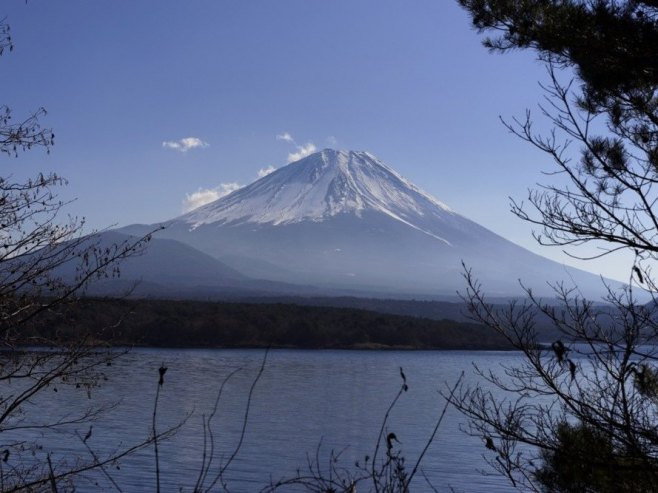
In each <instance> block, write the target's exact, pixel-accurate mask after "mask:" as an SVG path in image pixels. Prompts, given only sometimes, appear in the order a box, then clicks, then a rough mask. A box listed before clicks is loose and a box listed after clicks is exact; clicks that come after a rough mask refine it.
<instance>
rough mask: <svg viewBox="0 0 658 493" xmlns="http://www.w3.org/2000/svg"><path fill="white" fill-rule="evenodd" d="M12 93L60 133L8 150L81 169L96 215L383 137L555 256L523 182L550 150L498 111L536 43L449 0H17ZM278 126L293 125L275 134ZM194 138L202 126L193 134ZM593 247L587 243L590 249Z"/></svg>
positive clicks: (157, 206) (410, 172) (465, 202)
mask: <svg viewBox="0 0 658 493" xmlns="http://www.w3.org/2000/svg"><path fill="white" fill-rule="evenodd" d="M3 16H6V19H7V22H8V23H9V24H10V25H11V28H12V34H13V39H14V43H15V50H14V52H13V53H11V54H5V55H3V56H2V58H0V70H1V73H2V100H0V103H2V104H7V105H9V106H10V107H11V108H12V109H13V110H14V113H15V115H16V117H19V116H21V115H26V114H27V113H29V112H30V111H33V110H36V109H37V108H39V107H41V106H43V107H45V108H46V109H47V110H48V112H49V113H48V116H47V117H46V119H44V123H45V124H47V125H48V126H52V127H53V129H54V130H55V134H56V136H57V137H56V145H55V147H54V148H53V150H52V153H51V154H50V155H46V154H45V153H43V152H41V151H39V150H37V151H32V152H30V153H27V154H22V155H20V156H19V158H18V159H9V158H2V159H3V161H4V163H3V166H4V167H5V169H7V170H8V171H7V172H9V173H13V174H14V176H17V177H21V176H28V175H31V174H33V173H35V172H37V171H56V172H57V173H59V174H61V175H63V176H64V177H66V178H68V180H69V185H68V187H67V188H66V189H64V190H62V196H63V197H64V198H65V199H73V198H75V199H76V200H75V202H74V203H73V204H71V206H70V207H69V212H71V213H72V214H75V215H78V216H85V217H86V219H87V224H88V225H89V226H90V227H91V228H103V227H106V226H109V225H114V224H117V225H126V224H130V223H135V222H139V223H154V222H158V221H161V220H166V219H169V218H171V217H174V216H176V215H179V214H181V213H182V212H183V210H184V207H185V206H186V200H187V206H189V203H190V200H192V201H194V200H196V199H198V198H200V197H212V196H217V195H218V194H220V193H221V192H222V191H224V190H230V189H231V188H232V187H234V186H235V184H238V185H245V184H247V183H249V182H251V181H253V180H255V179H256V178H257V177H258V174H259V171H261V170H266V169H271V167H275V168H276V167H280V166H283V165H285V164H286V163H287V161H288V159H289V156H291V155H293V154H295V153H299V152H304V151H308V150H310V149H313V148H317V149H322V148H324V147H337V148H341V149H354V150H367V151H370V152H372V153H373V154H375V155H376V156H378V157H379V158H380V159H382V160H383V161H384V162H386V163H387V164H389V165H391V166H392V167H393V168H395V169H396V170H397V171H399V172H400V173H401V174H402V175H404V176H405V177H406V178H408V179H410V180H411V181H412V182H414V183H415V184H416V185H418V186H420V187H421V188H423V189H425V190H426V191H428V192H429V193H431V194H433V195H434V196H436V197H437V198H438V199H440V200H441V201H443V202H445V203H447V204H448V205H450V206H451V207H452V208H453V209H455V210H456V211H458V212H460V213H461V214H463V215H465V216H467V217H469V218H470V219H473V220H475V221H477V222H479V223H480V224H482V225H484V226H486V227H488V228H490V229H492V230H493V231H495V232H497V233H499V234H501V235H502V236H504V237H506V238H508V239H510V240H512V241H515V242H516V243H518V244H521V245H523V246H525V247H527V248H530V249H532V250H533V251H535V252H538V253H540V254H542V255H545V256H549V257H551V258H553V259H557V260H560V261H565V262H567V263H569V264H572V265H577V266H581V267H583V268H586V269H588V270H593V271H595V272H601V273H604V274H606V275H609V276H614V277H617V278H621V279H626V278H627V275H628V269H629V265H628V264H627V262H625V261H623V259H621V260H619V261H616V262H615V261H613V260H612V259H610V260H607V261H605V262H594V263H586V264H582V263H576V262H574V261H572V260H569V259H568V258H567V257H565V256H564V255H563V254H562V252H561V251H560V250H559V249H557V248H540V247H538V246H537V245H536V244H535V242H534V240H533V239H532V238H531V236H530V232H531V229H532V228H531V227H530V226H529V225H527V224H524V223H522V222H521V221H520V220H518V219H516V218H515V217H514V216H512V215H511V214H510V213H509V200H508V197H509V196H513V197H515V198H518V199H523V198H525V196H526V195H527V189H528V187H532V186H534V184H536V183H537V182H546V180H547V178H546V177H545V176H543V175H542V171H550V170H551V169H552V167H551V163H550V160H549V159H548V158H547V157H545V156H543V155H542V154H541V153H539V152H537V151H535V150H534V149H532V148H531V147H530V146H528V145H527V144H525V143H523V142H521V141H519V140H518V139H516V138H515V137H513V136H511V135H510V134H509V133H508V132H507V130H506V129H505V128H504V127H503V126H502V124H501V123H500V121H499V115H502V116H503V117H507V118H511V117H513V116H523V115H524V112H525V109H526V108H536V105H537V102H539V101H540V99H541V97H542V92H541V89H540V88H539V86H538V83H537V82H538V81H539V80H541V79H543V78H544V69H543V67H542V65H541V64H540V63H538V62H536V61H535V59H534V56H533V55H532V54H531V53H521V52H518V53H512V54H508V55H492V54H490V53H488V52H487V50H486V49H484V48H483V47H482V46H481V44H480V38H479V37H478V36H477V34H476V33H475V32H474V31H473V29H472V28H471V27H470V22H469V20H468V18H467V16H466V14H465V13H464V12H463V11H462V10H461V9H460V8H459V7H458V5H457V4H456V2H453V1H448V0H431V1H430V0H415V1H413V2H400V1H399V0H349V1H348V0H336V1H332V2H319V1H313V0H278V1H273V0H260V1H256V0H254V1H247V0H221V1H220V0H205V1H201V0H198V1H197V0H186V1H183V0H178V1H173V0H157V1H156V0H141V1H134V0H131V1H127V0H95V1H93V2H91V1H88V0H67V1H65V2H53V1H47V0H30V1H29V2H27V4H26V3H25V2H24V1H23V0H5V1H3V3H2V8H1V9H0V17H3ZM277 136H278V138H277ZM184 139H188V140H184ZM575 252H577V251H575Z"/></svg>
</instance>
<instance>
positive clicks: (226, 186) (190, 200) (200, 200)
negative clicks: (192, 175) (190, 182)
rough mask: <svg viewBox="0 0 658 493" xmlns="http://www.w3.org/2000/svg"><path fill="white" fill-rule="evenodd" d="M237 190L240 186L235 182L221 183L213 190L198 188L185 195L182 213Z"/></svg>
mask: <svg viewBox="0 0 658 493" xmlns="http://www.w3.org/2000/svg"><path fill="white" fill-rule="evenodd" d="M239 188H242V185H239V184H238V183H235V182H233V183H221V184H220V185H219V186H217V187H215V188H199V190H197V191H196V192H192V193H188V194H185V198H184V199H183V212H190V211H191V210H194V209H196V208H197V207H201V206H202V205H206V204H209V203H210V202H214V201H215V200H217V199H219V198H222V197H224V196H225V195H228V194H229V193H231V192H234V191H236V190H238V189H239Z"/></svg>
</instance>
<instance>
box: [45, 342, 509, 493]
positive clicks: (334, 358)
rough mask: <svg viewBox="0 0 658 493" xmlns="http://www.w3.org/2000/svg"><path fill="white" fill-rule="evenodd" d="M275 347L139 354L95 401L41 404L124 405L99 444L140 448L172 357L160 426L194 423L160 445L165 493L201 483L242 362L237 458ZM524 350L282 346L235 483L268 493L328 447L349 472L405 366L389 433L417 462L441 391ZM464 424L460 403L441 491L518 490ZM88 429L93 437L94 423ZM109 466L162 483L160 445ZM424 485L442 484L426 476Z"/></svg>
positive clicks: (67, 450) (441, 442)
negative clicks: (208, 435)
mask: <svg viewBox="0 0 658 493" xmlns="http://www.w3.org/2000/svg"><path fill="white" fill-rule="evenodd" d="M263 354H264V352H263V351H261V350H148V349H136V350H132V351H131V352H130V353H128V354H127V355H125V356H123V357H122V358H121V359H120V360H119V361H117V362H116V363H115V364H113V365H112V366H111V367H107V368H106V369H105V370H106V371H105V373H106V376H107V381H104V382H103V384H102V386H101V387H100V388H99V389H96V390H94V391H93V393H92V399H88V398H87V396H86V393H85V392H84V391H79V390H78V391H76V390H75V389H64V390H62V391H60V392H58V393H56V394H55V393H53V394H50V395H49V396H48V397H49V398H48V402H47V403H40V404H39V410H40V411H39V412H47V413H49V414H51V415H64V414H68V413H71V412H74V411H76V410H79V409H80V408H81V406H85V405H88V403H94V404H101V403H106V404H113V403H117V402H118V405H117V406H116V407H115V408H113V409H111V410H110V411H108V412H107V413H106V414H105V415H104V416H103V418H102V419H100V420H98V421H97V422H95V423H94V429H93V434H92V437H91V438H90V439H89V442H88V443H89V444H90V445H91V446H92V447H93V448H94V450H95V451H97V453H98V454H99V455H101V456H102V455H103V454H104V453H109V452H110V451H112V450H116V449H119V448H121V447H126V446H130V445H132V444H135V443H137V442H139V440H140V439H143V438H145V437H147V436H148V435H149V432H150V427H151V420H152V413H153V404H154V399H155V392H156V388H157V380H158V367H160V365H161V364H164V365H165V366H166V367H168V371H167V373H166V376H165V384H164V386H163V387H162V389H161V393H160V400H159V407H158V415H157V426H158V429H159V430H164V429H166V428H167V427H168V426H174V425H176V424H177V423H179V422H182V421H185V420H186V421H185V424H184V425H183V427H182V428H181V429H180V431H179V432H178V433H177V434H176V435H175V437H174V438H172V439H170V440H169V441H166V442H163V443H161V444H160V461H161V470H162V472H161V474H162V477H161V478H162V479H161V481H162V484H163V486H164V488H163V490H164V491H179V490H180V489H181V488H182V489H183V491H191V490H192V488H193V487H194V483H195V481H196V477H197V474H198V471H199V467H200V464H201V460H202V451H203V440H204V433H203V425H202V423H203V416H206V417H207V416H208V415H209V414H210V413H211V411H212V407H213V402H214V401H215V399H216V397H217V392H218V390H219V387H220V385H221V383H222V382H223V381H224V379H225V378H226V377H227V375H228V374H229V373H230V372H232V371H233V370H235V369H237V368H242V370H241V371H240V372H238V373H237V374H236V375H235V376H234V377H233V378H232V379H230V380H229V381H228V382H227V384H226V386H225V388H224V393H223V396H222V399H221V400H220V404H219V408H218V412H217V415H216V416H215V417H214V420H213V434H214V437H215V448H216V450H217V457H218V458H219V457H221V456H223V457H224V460H225V458H226V457H227V456H228V455H230V453H231V452H232V450H233V449H234V448H235V445H236V443H237V441H238V438H239V435H240V430H241V426H242V418H243V416H244V411H245V405H246V399H247V395H248V391H249V387H250V385H251V383H252V382H253V379H254V377H255V375H256V373H257V371H258V368H259V366H260V363H261V361H262V358H263ZM520 358H521V356H520V355H519V354H517V353H510V352H480V351H305V350H272V351H270V353H269V356H268V360H267V364H266V367H265V371H264V373H263V375H262V378H261V380H260V381H259V382H258V384H257V387H256V390H255V393H254V397H253V400H252V403H251V411H250V416H249V420H248V428H247V432H246V436H245V441H244V444H243V446H242V449H241V451H240V453H239V455H238V456H237V458H236V460H235V461H234V462H233V464H232V465H231V467H230V468H229V470H228V472H227V474H226V476H225V480H226V481H227V483H228V486H229V487H230V489H231V491H235V492H253V491H258V490H260V489H261V488H262V487H263V486H266V485H267V484H268V483H269V482H270V481H271V480H278V479H280V478H283V477H290V476H291V475H293V474H294V473H295V471H296V470H297V469H302V470H304V469H305V468H306V467H307V464H308V459H309V457H311V459H314V458H315V457H316V452H318V450H319V452H318V454H319V458H320V463H321V466H322V467H326V466H327V465H328V461H329V455H330V452H331V451H332V450H334V451H342V454H341V456H340V464H341V465H342V466H344V467H345V468H352V467H353V465H354V462H355V461H356V460H360V461H363V458H364V456H365V455H367V454H369V455H372V453H373V448H374V445H375V442H376V439H377V434H378V432H379V429H380V427H381V424H382V420H383V417H384V414H385V412H386V409H387V408H388V406H389V404H390V402H391V400H392V399H393V397H394V396H395V394H396V392H397V390H398V389H399V386H400V383H401V379H400V376H399V367H403V368H404V371H405V373H406V375H407V380H408V384H409V391H408V392H407V393H406V394H404V395H403V398H402V399H401V400H400V401H399V403H398V405H397V406H396V407H395V409H394V411H393V412H392V414H391V417H390V420H389V422H388V424H387V429H388V431H393V432H395V434H396V435H397V437H398V438H399V440H400V442H401V444H400V447H401V448H402V450H403V452H404V454H405V456H406V457H407V462H408V464H409V465H410V466H411V465H412V464H413V463H414V462H415V460H414V459H415V457H417V455H418V453H419V452H420V450H422V447H423V446H424V444H425V441H426V439H427V437H428V435H429V434H430V433H431V430H432V427H433V425H434V422H435V420H436V419H437V418H438V416H439V414H440V412H441V410H442V408H443V404H444V401H443V400H442V398H441V397H440V395H439V394H438V391H439V390H440V389H445V388H446V384H448V385H450V384H453V383H454V382H456V381H457V379H458V378H459V375H460V373H461V372H462V371H465V372H466V380H467V381H469V380H470V381H475V380H476V379H477V377H476V376H475V375H474V373H473V366H472V364H473V363H476V364H477V365H478V366H479V367H481V368H494V369H495V368H499V367H500V364H501V363H510V362H514V361H515V360H518V361H520ZM464 424H465V419H464V418H463V416H461V415H460V414H459V413H457V412H456V411H454V410H452V409H450V410H449V411H448V413H447V415H446V418H445V420H444V422H443V424H442V426H441V428H440V431H439V434H438V437H437V439H436V441H435V442H434V443H433V444H432V446H431V448H430V449H429V452H428V454H427V455H426V457H425V459H424V461H423V467H422V469H423V471H424V473H425V474H426V476H427V478H428V479H429V480H430V481H431V482H432V484H433V485H434V486H435V487H436V488H437V489H438V490H439V491H449V487H452V488H454V489H455V490H456V491H469V492H481V491H490V492H497V491H509V490H510V486H509V484H508V483H507V482H506V481H505V480H504V479H502V478H499V477H497V476H486V475H483V474H482V470H485V471H489V472H491V470H490V469H489V467H488V466H487V464H486V463H485V461H484V460H483V458H482V456H483V454H485V453H486V452H487V450H486V449H485V448H484V446H483V443H482V441H481V440H480V439H478V438H474V437H469V436H468V435H466V434H465V433H463V432H462V431H460V426H463V425H464ZM77 427H78V428H77V431H78V432H79V433H81V434H83V435H84V434H85V433H86V431H87V430H88V427H87V426H84V425H77ZM71 429H73V430H75V429H76V427H75V426H74V427H72V428H69V431H71ZM43 440H44V441H45V448H49V449H50V450H52V454H53V457H54V458H59V459H62V460H66V459H69V460H70V457H71V456H72V451H76V453H77V454H78V455H80V441H79V439H77V438H76V439H73V438H71V437H70V436H69V435H67V434H64V433H62V434H60V435H59V436H58V438H57V439H56V440H55V441H53V439H52V437H50V438H47V437H44V438H43ZM320 444H321V445H320ZM319 446H320V448H319V449H318V447H319ZM85 458H88V457H85ZM219 462H221V461H220V460H219V459H217V463H219ZM109 470H110V471H111V472H112V476H113V477H114V478H115V479H116V480H117V482H118V483H119V484H120V485H121V487H122V489H123V490H124V491H152V490H154V485H155V462H154V455H153V450H152V448H149V449H147V450H145V451H142V452H139V453H137V454H135V455H132V456H130V457H128V458H126V459H124V460H123V461H121V463H120V469H116V468H115V467H112V468H110V469H109ZM211 475H212V473H211V474H210V475H209V476H211ZM96 483H98V486H97V484H96ZM77 486H78V491H98V490H99V489H102V490H108V491H109V490H111V486H110V484H109V482H108V481H107V480H105V479H104V478H103V477H98V476H93V477H89V478H87V479H86V480H82V481H80V482H79V483H78V485H77ZM414 491H430V488H429V487H428V486H427V484H426V482H425V480H424V479H423V478H422V477H420V476H419V477H418V481H417V482H416V483H415V489H414Z"/></svg>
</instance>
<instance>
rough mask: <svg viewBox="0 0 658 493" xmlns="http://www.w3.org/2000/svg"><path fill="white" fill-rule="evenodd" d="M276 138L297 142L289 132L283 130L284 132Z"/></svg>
mask: <svg viewBox="0 0 658 493" xmlns="http://www.w3.org/2000/svg"><path fill="white" fill-rule="evenodd" d="M276 140H284V141H286V142H292V143H293V144H294V143H295V139H293V138H292V135H290V134H289V133H288V132H283V133H282V134H279V135H277V136H276Z"/></svg>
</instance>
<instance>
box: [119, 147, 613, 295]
mask: <svg viewBox="0 0 658 493" xmlns="http://www.w3.org/2000/svg"><path fill="white" fill-rule="evenodd" d="M164 225H165V226H166V228H165V229H164V230H163V231H161V232H159V233H158V237H161V238H170V239H174V240H177V241H179V242H181V243H184V244H186V245H189V246H191V247H193V248H195V249H197V250H199V251H201V252H204V253H206V254H208V255H211V256H212V257H214V258H216V259H222V260H225V261H226V262H227V263H228V264H229V265H230V266H232V267H233V268H235V269H236V270H238V271H240V266H243V267H244V266H245V265H246V266H248V269H249V270H248V273H249V275H251V276H253V277H258V278H261V279H267V280H271V281H282V282H286V283H298V284H305V285H313V286H322V287H329V288H340V289H343V288H347V289H355V290H369V291H373V290H376V291H378V292H385V291H387V292H390V293H393V292H395V293H402V292H406V293H435V294H439V293H441V294H445V293H448V294H454V293H455V291H457V290H461V289H463V288H464V280H463V266H462V262H465V264H466V265H468V266H469V267H470V268H472V269H473V272H475V273H476V275H477V277H478V279H479V280H481V281H482V282H483V284H484V285H485V286H486V288H487V290H488V292H490V293H495V294H496V295H501V296H507V295H518V294H521V293H522V289H521V287H520V286H519V282H518V280H519V279H522V280H523V281H524V282H525V283H526V285H527V286H528V287H532V288H533V289H534V290H535V293H544V294H546V293H549V294H550V293H551V290H550V287H549V286H548V285H547V282H561V281H566V282H567V283H571V282H573V283H575V284H577V285H578V286H579V288H580V289H581V291H582V292H584V293H600V292H601V289H602V288H601V283H600V279H599V278H598V277H597V276H594V275H592V274H589V273H586V272H583V271H579V270H577V269H572V268H569V267H565V266H563V265H560V264H557V263H555V262H552V261H550V260H548V259H546V258H543V257H540V256H538V255H535V254H533V253H531V252H529V251H528V250H525V249H523V248H521V247H520V246H518V245H515V244H513V243H511V242H509V241H507V240H505V239H504V238H502V237H500V236H498V235H497V234H495V233H493V232H492V231H490V230H488V229H486V228H484V227H483V226H480V225H479V224H477V223H475V222H473V221H471V220H469V219H467V218H465V217H463V216H461V215H459V214H457V213H456V212H454V211H453V210H452V209H450V208H449V207H448V206H446V205H445V204H443V203H441V202H440V201H438V200H436V199H434V198H433V197H431V196H430V195H429V194H427V193H425V192H423V191H422V190H420V189H419V188H418V187H416V186H414V185H413V184H411V183H410V182H409V181H407V180H405V179H404V178H403V177H402V176H400V175H399V174H398V173H396V172H395V171H394V170H392V169H391V168H389V167H388V166H386V165H385V164H383V163H382V162H381V161H379V160H378V159H377V158H375V157H374V156H373V155H371V154H369V153H367V152H355V151H336V150H331V149H325V150H323V151H321V152H318V153H316V154H312V155H310V156H307V157H306V158H304V159H302V160H300V161H297V162H295V163H291V164H289V165H287V166H285V167H282V168H280V169H279V170H277V171H275V172H273V173H271V174H269V175H267V176H265V177H263V178H261V179H260V180H258V181H256V182H254V183H252V184H251V185H248V186H246V187H244V188H241V189H239V190H236V191H235V192H233V193H231V194H229V195H227V196H225V197H222V198H220V199H218V200H216V201H215V202H212V203H209V204H206V205H204V206H202V207H199V208H198V209H195V210H193V211H191V212H189V213H187V214H184V215H182V216H179V217H177V218H174V219H172V220H170V221H167V222H165V223H164ZM143 228H144V226H138V225H135V226H132V227H128V228H124V229H125V232H128V233H132V234H135V233H136V232H138V231H141V229H143ZM146 228H149V227H146ZM151 228H152V227H151ZM231 259H233V260H231ZM231 262H233V263H231ZM163 268H167V266H163ZM245 272H247V271H245Z"/></svg>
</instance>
